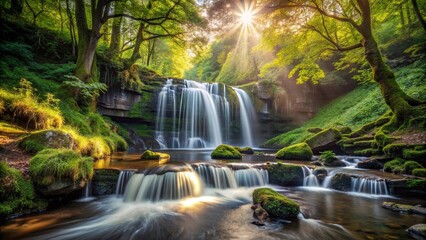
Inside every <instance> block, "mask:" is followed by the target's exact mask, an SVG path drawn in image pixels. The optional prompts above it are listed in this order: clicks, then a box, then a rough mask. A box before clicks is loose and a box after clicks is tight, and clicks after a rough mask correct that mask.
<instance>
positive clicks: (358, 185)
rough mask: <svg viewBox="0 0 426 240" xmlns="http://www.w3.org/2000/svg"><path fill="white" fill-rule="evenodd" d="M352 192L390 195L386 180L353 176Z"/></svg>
mask: <svg viewBox="0 0 426 240" xmlns="http://www.w3.org/2000/svg"><path fill="white" fill-rule="evenodd" d="M351 184H352V192H359V193H368V194H375V195H389V192H388V187H387V185H386V181H385V180H380V179H368V178H355V177H352V181H351Z"/></svg>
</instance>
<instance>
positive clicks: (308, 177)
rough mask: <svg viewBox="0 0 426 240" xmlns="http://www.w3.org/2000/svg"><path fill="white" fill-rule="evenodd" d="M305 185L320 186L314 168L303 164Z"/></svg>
mask: <svg viewBox="0 0 426 240" xmlns="http://www.w3.org/2000/svg"><path fill="white" fill-rule="evenodd" d="M303 186H308V187H319V186H320V185H319V183H318V179H317V176H315V175H314V174H312V169H310V168H308V167H306V166H303Z"/></svg>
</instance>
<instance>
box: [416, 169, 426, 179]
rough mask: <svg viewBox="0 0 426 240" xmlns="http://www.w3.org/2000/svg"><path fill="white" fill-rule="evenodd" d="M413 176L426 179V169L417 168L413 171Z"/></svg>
mask: <svg viewBox="0 0 426 240" xmlns="http://www.w3.org/2000/svg"><path fill="white" fill-rule="evenodd" d="M413 175H414V176H417V177H426V168H416V169H414V170H413Z"/></svg>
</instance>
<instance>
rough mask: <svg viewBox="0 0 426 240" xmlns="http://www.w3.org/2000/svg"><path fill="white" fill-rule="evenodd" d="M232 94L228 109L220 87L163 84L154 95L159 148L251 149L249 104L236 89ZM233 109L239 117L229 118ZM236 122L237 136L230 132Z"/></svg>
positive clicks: (223, 88)
mask: <svg viewBox="0 0 426 240" xmlns="http://www.w3.org/2000/svg"><path fill="white" fill-rule="evenodd" d="M234 91H235V93H236V96H237V97H238V103H234V104H235V106H236V107H233V108H231V103H230V102H228V99H227V95H228V93H227V89H226V86H225V85H224V84H219V83H199V82H195V81H191V80H184V82H183V85H179V84H173V80H171V79H169V80H167V82H166V84H165V85H164V86H163V88H162V90H161V92H160V93H159V95H158V106H157V121H156V140H157V142H158V143H159V144H160V147H161V148H215V147H217V146H218V145H220V144H222V143H231V141H232V142H235V144H241V145H246V146H253V135H252V132H253V129H254V127H253V126H252V124H253V123H255V122H256V116H255V115H256V114H255V110H254V107H253V104H252V103H251V100H250V98H249V96H248V95H247V93H246V92H244V91H243V90H241V89H237V88H234ZM237 104H238V105H237ZM233 106H234V105H233ZM235 108H239V109H240V110H239V111H240V114H232V112H231V111H233V109H235ZM234 116H235V117H236V116H239V117H240V120H236V119H234ZM237 122H240V125H241V131H240V132H241V135H240V136H234V135H236V134H235V133H234V135H233V134H232V131H231V128H232V127H233V126H234V124H235V123H237ZM236 139H241V140H237V141H235V140H236Z"/></svg>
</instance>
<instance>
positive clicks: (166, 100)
mask: <svg viewBox="0 0 426 240" xmlns="http://www.w3.org/2000/svg"><path fill="white" fill-rule="evenodd" d="M170 106H171V107H170ZM170 108H171V109H170ZM168 109H170V110H171V111H172V116H171V117H173V132H172V133H173V134H175V130H176V129H175V127H176V122H175V119H176V91H175V86H174V85H173V80H172V79H167V81H166V84H165V85H164V87H163V88H162V89H161V92H160V93H159V94H158V106H157V121H156V126H155V129H156V134H155V135H156V136H155V139H156V140H157V142H158V143H159V144H160V147H161V148H167V142H166V139H165V136H164V130H165V129H164V122H165V121H166V117H170V116H168V115H167V110H168ZM173 147H174V146H173Z"/></svg>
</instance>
